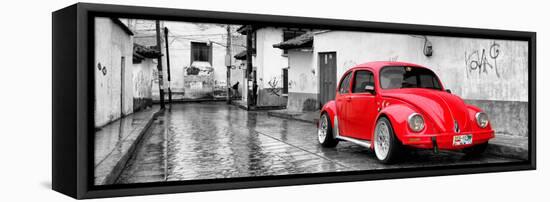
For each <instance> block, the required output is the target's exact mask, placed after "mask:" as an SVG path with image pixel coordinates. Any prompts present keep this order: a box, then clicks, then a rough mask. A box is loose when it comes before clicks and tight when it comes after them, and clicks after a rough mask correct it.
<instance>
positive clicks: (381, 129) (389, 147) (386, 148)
mask: <svg viewBox="0 0 550 202" xmlns="http://www.w3.org/2000/svg"><path fill="white" fill-rule="evenodd" d="M373 144H374V153H375V154H376V158H377V159H378V160H379V161H381V162H382V163H392V162H395V160H397V159H398V157H399V154H400V152H401V143H400V142H399V140H397V138H396V137H395V133H394V132H393V128H392V126H391V123H390V121H389V120H388V119H387V118H386V117H381V118H380V119H378V121H377V122H376V128H375V129H374V138H373Z"/></svg>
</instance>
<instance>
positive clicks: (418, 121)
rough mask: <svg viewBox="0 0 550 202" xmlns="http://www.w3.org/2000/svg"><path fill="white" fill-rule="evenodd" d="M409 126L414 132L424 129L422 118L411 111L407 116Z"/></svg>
mask: <svg viewBox="0 0 550 202" xmlns="http://www.w3.org/2000/svg"><path fill="white" fill-rule="evenodd" d="M408 121H409V128H411V130H412V131H414V132H419V131H421V130H422V129H424V118H422V116H421V115H420V114H418V113H413V114H411V115H410V116H409V120H408Z"/></svg>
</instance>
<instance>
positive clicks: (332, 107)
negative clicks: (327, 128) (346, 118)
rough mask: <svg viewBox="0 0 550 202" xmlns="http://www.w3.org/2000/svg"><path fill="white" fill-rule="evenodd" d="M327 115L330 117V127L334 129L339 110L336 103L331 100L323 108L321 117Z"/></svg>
mask: <svg viewBox="0 0 550 202" xmlns="http://www.w3.org/2000/svg"><path fill="white" fill-rule="evenodd" d="M323 113H326V114H327V115H328V117H329V118H330V125H331V126H332V127H334V116H337V110H336V101H334V100H331V101H328V102H327V103H326V104H325V105H323V108H322V109H321V114H319V117H320V116H321V115H322V114H323Z"/></svg>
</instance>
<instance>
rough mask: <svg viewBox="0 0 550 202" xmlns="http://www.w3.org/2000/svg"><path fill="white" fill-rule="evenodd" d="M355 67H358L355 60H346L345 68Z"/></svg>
mask: <svg viewBox="0 0 550 202" xmlns="http://www.w3.org/2000/svg"><path fill="white" fill-rule="evenodd" d="M355 65H357V62H355V61H353V60H346V61H345V62H344V68H348V69H349V68H352V67H354V66H355Z"/></svg>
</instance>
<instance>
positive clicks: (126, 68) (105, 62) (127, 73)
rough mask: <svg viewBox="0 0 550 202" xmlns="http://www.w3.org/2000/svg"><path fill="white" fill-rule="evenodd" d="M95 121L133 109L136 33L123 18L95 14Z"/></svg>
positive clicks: (103, 121)
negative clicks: (100, 16)
mask: <svg viewBox="0 0 550 202" xmlns="http://www.w3.org/2000/svg"><path fill="white" fill-rule="evenodd" d="M94 21H95V22H94V23H95V33H94V34H95V41H94V44H95V52H94V54H95V61H94V77H95V83H94V85H95V86H94V89H95V90H94V92H95V96H94V125H95V127H96V128H97V127H101V126H104V125H105V124H108V123H110V122H112V121H114V120H116V119H118V118H120V117H122V116H125V115H128V114H131V113H132V112H133V89H132V78H133V71H132V56H133V33H132V32H131V31H130V30H129V29H128V27H126V26H125V25H124V24H123V23H122V22H121V21H120V20H118V19H114V18H95V19H94Z"/></svg>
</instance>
